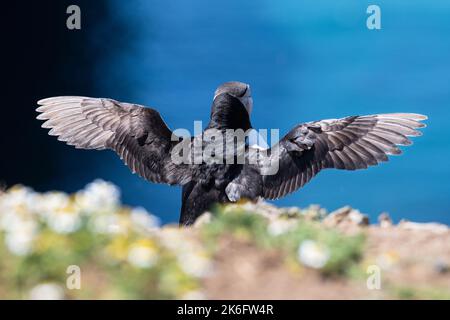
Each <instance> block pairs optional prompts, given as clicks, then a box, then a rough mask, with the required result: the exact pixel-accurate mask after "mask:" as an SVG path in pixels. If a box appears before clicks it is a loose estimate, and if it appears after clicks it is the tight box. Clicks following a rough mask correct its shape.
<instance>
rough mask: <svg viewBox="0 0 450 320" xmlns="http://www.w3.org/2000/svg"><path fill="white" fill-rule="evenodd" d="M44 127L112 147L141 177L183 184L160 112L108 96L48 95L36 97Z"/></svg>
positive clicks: (67, 138)
mask: <svg viewBox="0 0 450 320" xmlns="http://www.w3.org/2000/svg"><path fill="white" fill-rule="evenodd" d="M38 104H39V105H40V107H39V108H37V111H38V112H41V114H40V115H39V116H38V117H37V118H38V119H40V120H46V121H45V122H44V124H43V125H42V127H43V128H51V130H50V132H49V134H50V135H53V136H57V137H58V140H60V141H64V142H66V143H67V144H68V145H72V146H75V147H76V148H80V149H96V150H103V149H111V150H114V151H115V152H116V153H117V154H118V155H119V156H120V158H121V159H122V160H123V161H124V163H125V164H126V165H127V166H128V167H129V168H130V169H131V171H133V173H135V172H136V173H138V174H139V175H140V176H141V177H143V178H145V179H147V180H149V181H152V182H158V183H167V184H185V183H187V182H188V181H189V180H190V175H189V172H188V170H187V167H186V166H182V165H175V164H173V163H172V161H171V157H170V151H171V150H172V148H173V146H174V145H175V144H176V143H177V141H178V140H177V141H171V136H172V132H171V131H170V130H169V128H168V127H167V126H166V124H165V123H164V121H163V120H162V118H161V116H160V115H159V113H158V112H157V111H156V110H154V109H150V108H145V107H143V106H140V105H136V104H130V103H123V102H118V101H115V100H112V99H101V98H100V99H96V98H87V97H69V96H65V97H53V98H48V99H43V100H40V101H38Z"/></svg>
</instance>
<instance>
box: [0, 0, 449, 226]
mask: <svg viewBox="0 0 450 320" xmlns="http://www.w3.org/2000/svg"><path fill="white" fill-rule="evenodd" d="M71 4H77V5H79V6H80V8H81V17H82V20H81V25H82V29H81V30H78V31H70V30H68V29H67V28H66V19H67V17H68V15H67V14H66V8H67V7H68V6H69V5H71ZM369 4H377V5H379V6H380V7H381V12H382V29H381V30H368V29H367V27H366V19H367V17H368V14H366V9H367V7H368V5H369ZM5 6H7V9H3V10H2V19H1V23H2V24H3V25H4V26H3V27H2V36H3V38H4V40H3V41H4V44H6V45H5V46H4V47H3V50H2V51H3V52H2V53H3V55H4V57H3V59H2V60H3V61H2V62H3V64H4V66H3V68H2V71H3V79H4V82H3V83H4V84H3V90H2V120H3V121H2V124H1V126H0V139H1V155H2V156H1V159H0V181H2V183H3V184H4V185H6V186H11V185H14V184H17V183H21V184H24V185H28V186H31V187H33V188H35V189H36V190H38V191H46V190H64V191H67V192H73V191H75V190H78V189H80V188H82V187H83V186H84V185H86V184H87V183H88V182H90V181H92V180H94V179H95V178H102V179H104V180H109V181H112V182H114V183H115V184H116V185H118V186H119V187H120V188H121V191H122V199H123V202H124V203H127V204H130V205H139V206H143V207H145V208H146V209H147V210H148V211H150V212H152V213H153V214H155V215H157V216H158V217H160V218H161V219H162V221H163V222H165V223H168V222H174V221H177V220H178V215H179V210H180V206H181V189H180V188H177V187H168V186H165V185H156V184H151V183H148V182H146V181H144V180H143V179H141V178H139V177H138V176H136V175H132V174H131V173H130V171H129V170H128V168H127V167H125V166H124V165H123V164H122V162H121V160H120V159H119V158H118V157H117V156H116V154H114V153H113V152H108V151H104V152H95V151H83V150H75V149H73V148H72V147H69V146H66V145H65V144H63V143H61V142H58V141H57V140H56V138H54V137H50V136H48V135H47V130H44V129H41V128H40V125H41V122H39V121H37V120H36V119H35V116H36V113H35V107H36V104H35V103H36V101H37V100H39V99H41V98H44V97H48V96H56V95H85V96H94V97H110V98H114V99H117V100H120V101H127V102H135V103H140V104H144V105H147V106H152V107H154V108H156V109H158V111H159V112H160V113H161V115H162V116H163V118H164V120H165V121H166V122H167V124H168V125H169V127H171V128H172V129H175V128H187V129H189V130H193V121H194V120H202V121H203V123H204V125H206V124H207V121H208V117H209V109H210V104H211V100H212V96H213V92H214V90H215V88H216V87H217V86H218V85H219V84H220V83H222V82H225V81H229V80H239V81H243V82H246V83H249V84H251V86H252V92H253V97H254V103H255V107H254V111H253V115H252V123H253V126H254V127H255V128H257V129H258V128H267V129H271V128H279V129H280V134H281V135H284V134H285V133H287V132H288V131H289V130H290V128H292V127H293V126H294V125H295V124H297V123H300V122H304V121H312V120H319V119H325V118H337V117H343V116H347V115H354V114H373V113H385V112H417V113H423V114H426V115H428V116H429V120H428V122H427V124H428V128H426V129H425V130H424V136H423V137H420V138H417V139H414V146H412V147H409V148H403V149H404V151H405V152H404V155H403V156H400V157H394V158H391V161H390V162H389V163H387V164H383V165H382V166H380V167H375V168H370V169H368V170H363V171H358V172H344V171H331V170H330V171H325V172H322V173H321V174H319V176H318V177H316V178H315V179H313V180H312V181H311V182H310V183H309V184H308V185H307V186H306V187H304V188H303V189H302V190H300V191H298V192H296V193H294V194H292V195H290V196H288V197H286V198H284V199H282V200H279V201H276V202H275V203H276V204H277V205H279V206H301V207H305V206H307V205H309V204H320V205H321V206H323V207H325V208H327V209H329V210H334V209H336V208H338V207H341V206H344V205H351V206H352V207H354V208H358V209H360V210H361V211H362V212H364V213H367V214H369V215H370V217H371V220H372V221H375V220H376V217H377V215H378V214H379V213H380V212H382V211H387V212H389V213H390V214H391V216H392V217H393V219H394V220H395V221H399V220H400V219H403V218H404V219H410V220H415V221H439V222H443V223H446V224H450V198H449V197H448V193H449V190H450V166H449V164H448V159H449V158H450V126H448V125H447V118H448V116H450V109H449V107H450V90H449V84H450V62H449V56H450V41H449V40H450V19H449V16H450V2H448V1H447V0H434V1H431V2H430V1H425V0H410V1H408V3H407V4H405V2H404V1H401V0H389V1H381V0H377V1H375V2H374V1H371V2H369V1H360V0H343V1H338V2H336V1H322V0H315V1H300V0H285V1H282V2H275V1H268V0H266V1H263V0H259V1H238V0H231V1H222V2H214V3H212V2H211V1H206V0H194V1H181V0H179V1H165V2H161V1H144V0H131V1H119V0H117V1H114V0H109V1H105V0H98V1H76V0H72V1H39V2H31V3H27V4H25V3H20V2H17V3H11V2H10V3H8V5H6V4H5Z"/></svg>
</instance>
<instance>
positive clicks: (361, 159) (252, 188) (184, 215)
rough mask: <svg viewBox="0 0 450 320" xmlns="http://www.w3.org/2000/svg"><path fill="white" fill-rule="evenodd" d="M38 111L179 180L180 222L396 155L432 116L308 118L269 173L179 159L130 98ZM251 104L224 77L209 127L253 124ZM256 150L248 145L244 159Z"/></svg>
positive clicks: (132, 164) (75, 141) (155, 178)
mask: <svg viewBox="0 0 450 320" xmlns="http://www.w3.org/2000/svg"><path fill="white" fill-rule="evenodd" d="M38 104H39V105H40V106H39V107H38V108H37V111H38V112H40V114H39V115H38V117H37V118H38V119H39V120H45V122H44V123H43V125H42V127H43V128H48V129H51V130H50V132H49V134H50V135H53V136H57V137H58V140H60V141H64V142H66V143H67V144H68V145H72V146H74V147H75V148H79V149H95V150H104V149H110V150H113V151H115V152H116V153H117V154H118V155H119V157H120V158H121V159H122V160H123V162H124V163H125V164H126V165H127V166H128V167H129V168H130V170H131V171H132V172H133V173H137V174H138V175H139V176H141V177H143V178H144V179H146V180H148V181H151V182H155V183H165V184H169V185H180V186H182V188H183V192H182V207H181V215H180V224H181V225H190V224H192V223H193V222H194V221H195V220H196V219H197V218H198V216H200V215H201V214H202V213H203V212H204V211H206V210H208V209H209V208H210V207H211V206H212V205H213V204H214V203H226V202H235V201H238V200H239V199H243V198H247V199H250V200H255V199H258V198H265V199H277V198H280V197H284V196H285V195H287V194H289V193H292V192H294V191H295V190H297V189H299V188H301V187H303V186H304V185H305V184H306V183H307V182H309V181H310V180H311V179H312V178H313V177H314V176H315V175H316V174H317V173H318V172H319V171H321V170H323V169H328V168H335V169H343V170H357V169H366V168H368V167H369V166H375V165H377V164H379V163H380V162H385V161H388V156H389V155H398V154H400V153H401V150H400V149H399V148H398V146H399V145H401V146H406V145H410V144H411V140H409V139H408V137H414V136H420V135H421V133H420V131H418V130H417V129H418V128H423V127H425V124H423V123H422V122H421V121H423V120H426V119H427V117H426V116H424V115H420V114H414V113H389V114H374V115H366V116H349V117H345V118H341V119H331V120H321V121H314V122H307V123H303V124H299V125H297V126H295V127H294V128H293V129H292V130H291V131H290V132H288V133H287V134H286V136H284V137H283V138H282V139H281V140H280V141H279V142H278V143H277V144H276V145H275V147H276V149H277V152H273V153H271V152H270V151H271V149H274V146H273V147H272V148H270V149H269V150H268V154H269V157H273V156H274V155H276V156H277V161H278V170H277V172H276V173H274V174H264V166H263V165H260V164H258V162H256V163H244V164H236V163H235V164H229V163H200V164H192V163H177V162H174V161H173V157H172V152H173V151H174V150H176V149H177V145H178V144H179V143H183V139H182V138H181V137H180V138H178V137H176V136H175V138H174V134H173V132H172V131H171V130H170V129H169V128H168V126H167V125H166V124H165V122H164V121H163V119H162V118H161V116H160V114H159V113H158V112H157V111H156V110H154V109H152V108H147V107H144V106H141V105H137V104H132V103H123V102H118V101H115V100H112V99H106V98H88V97H78V96H62V97H52V98H47V99H43V100H40V101H39V102H38ZM252 108H253V100H252V96H251V90H250V86H249V85H247V84H245V83H241V82H235V81H233V82H227V83H224V84H222V85H221V86H219V87H218V88H217V90H216V91H215V95H214V99H213V103H212V108H211V119H210V123H209V125H208V127H207V128H206V129H205V132H206V131H208V130H211V129H215V130H220V131H224V130H228V129H234V130H237V129H242V130H245V131H247V130H250V129H252V126H251V123H250V114H251V111H252ZM252 148H253V147H252V146H249V145H248V144H246V145H245V150H246V151H245V152H246V156H247V157H248V154H249V153H250V152H249V151H251V149H252Z"/></svg>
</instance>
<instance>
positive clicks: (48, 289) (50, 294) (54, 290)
mask: <svg viewBox="0 0 450 320" xmlns="http://www.w3.org/2000/svg"><path fill="white" fill-rule="evenodd" d="M29 298H30V299H31V300H62V299H64V289H63V288H62V287H61V286H60V285H58V284H55V283H41V284H38V285H37V286H35V287H34V288H32V289H31V290H30V292H29Z"/></svg>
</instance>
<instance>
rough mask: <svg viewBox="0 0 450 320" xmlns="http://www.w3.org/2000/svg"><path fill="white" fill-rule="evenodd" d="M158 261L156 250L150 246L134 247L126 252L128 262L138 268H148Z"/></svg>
mask: <svg viewBox="0 0 450 320" xmlns="http://www.w3.org/2000/svg"><path fill="white" fill-rule="evenodd" d="M156 261H158V254H157V252H156V250H155V249H154V248H152V247H150V246H145V245H134V246H132V247H131V248H130V250H129V251H128V262H129V263H131V264H132V265H134V266H135V267H138V268H144V269H147V268H150V267H152V266H153V265H154V264H155V263H156Z"/></svg>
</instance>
